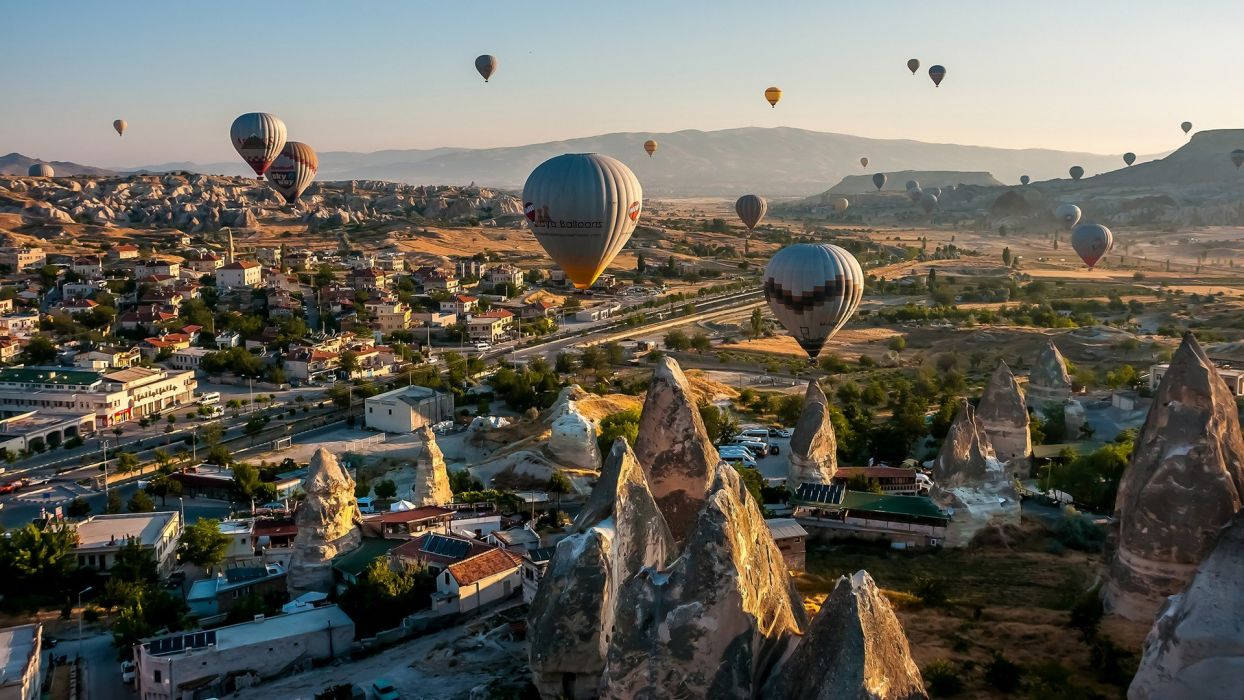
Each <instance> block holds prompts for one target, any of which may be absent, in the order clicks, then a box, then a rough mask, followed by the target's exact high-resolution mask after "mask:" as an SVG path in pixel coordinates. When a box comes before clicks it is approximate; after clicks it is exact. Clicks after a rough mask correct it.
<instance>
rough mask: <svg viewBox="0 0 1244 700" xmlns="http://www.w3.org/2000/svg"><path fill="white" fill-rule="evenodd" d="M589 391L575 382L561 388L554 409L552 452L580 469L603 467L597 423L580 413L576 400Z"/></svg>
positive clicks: (567, 463)
mask: <svg viewBox="0 0 1244 700" xmlns="http://www.w3.org/2000/svg"><path fill="white" fill-rule="evenodd" d="M585 395H586V392H585V391H583V389H580V388H579V386H578V385H577V384H576V385H574V386H569V387H566V388H565V389H562V392H561V394H560V395H559V396H558V397H557V403H555V404H553V408H552V411H551V418H552V426H551V432H550V435H549V452H551V453H552V454H553V458H554V459H555V460H557V461H558V462H560V463H562V464H565V465H568V466H573V467H579V468H581V469H600V450H599V448H597V446H596V424H595V423H594V422H592V419H590V418H588V417H587V416H585V415H583V414H582V413H580V412H579V408H578V406H577V405H576V403H575V402H576V400H577V399H579V398H581V397H583V396H585Z"/></svg>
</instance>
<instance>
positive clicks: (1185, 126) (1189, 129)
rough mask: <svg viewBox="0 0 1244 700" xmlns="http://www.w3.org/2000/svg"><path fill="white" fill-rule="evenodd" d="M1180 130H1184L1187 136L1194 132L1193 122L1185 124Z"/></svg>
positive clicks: (1181, 125)
mask: <svg viewBox="0 0 1244 700" xmlns="http://www.w3.org/2000/svg"><path fill="white" fill-rule="evenodd" d="M1179 128H1180V129H1183V130H1184V133H1185V134H1186V133H1188V132H1189V131H1192V122H1184V123H1183V124H1180V125H1179Z"/></svg>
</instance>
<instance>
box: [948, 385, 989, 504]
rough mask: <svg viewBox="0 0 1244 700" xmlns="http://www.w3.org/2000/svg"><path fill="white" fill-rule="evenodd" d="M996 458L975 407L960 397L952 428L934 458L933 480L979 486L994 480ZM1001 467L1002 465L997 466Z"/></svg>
mask: <svg viewBox="0 0 1244 700" xmlns="http://www.w3.org/2000/svg"><path fill="white" fill-rule="evenodd" d="M997 461H998V460H997V456H996V455H995V454H994V451H993V445H992V444H991V443H990V442H989V434H988V433H986V432H985V427H984V426H983V425H981V422H980V420H978V419H977V417H976V409H974V408H972V404H970V403H968V402H967V400H966V399H960V400H959V410H958V411H957V412H956V413H955V419H954V421H953V422H952V423H951V424H950V431H949V432H948V433H946V439H945V440H944V441H942V449H941V450H940V451H939V452H938V453H937V459H935V460H933V480H934V481H935V482H937V484H938V485H939V486H941V487H943V488H950V487H953V486H963V485H976V484H979V483H982V482H984V481H989V480H991V477H990V470H991V467H992V464H991V462H992V463H996V462H997ZM1000 468H1001V467H1000V465H999V466H998V467H996V468H995V469H1000Z"/></svg>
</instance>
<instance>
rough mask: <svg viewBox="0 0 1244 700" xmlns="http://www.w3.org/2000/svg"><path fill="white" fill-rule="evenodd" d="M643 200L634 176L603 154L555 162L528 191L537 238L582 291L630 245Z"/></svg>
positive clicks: (534, 175)
mask: <svg viewBox="0 0 1244 700" xmlns="http://www.w3.org/2000/svg"><path fill="white" fill-rule="evenodd" d="M643 199H644V193H643V188H641V187H640V185H639V180H637V179H636V178H635V173H633V172H631V169H630V168H628V167H626V166H625V165H623V164H622V163H621V162H620V161H618V160H616V159H614V158H610V157H609V156H603V155H600V154H598V153H567V154H564V155H560V156H556V157H554V158H550V159H548V160H546V161H544V162H543V163H541V164H540V165H538V166H536V169H535V170H533V171H531V175H529V176H527V183H526V184H525V185H523V202H524V205H523V206H524V213H525V214H526V215H527V222H528V224H529V225H530V226H531V230H532V233H534V234H535V236H536V240H537V241H539V242H540V245H541V246H543V247H544V250H545V252H547V253H548V254H549V257H550V258H552V259H553V261H554V262H556V263H557V264H558V265H560V266H561V268H562V269H563V270H565V271H566V277H567V278H569V279H570V281H571V282H573V283H574V285H575V287H577V288H579V289H587V288H588V287H590V286H592V283H593V282H595V281H596V278H597V277H599V276H600V273H601V272H603V271H604V270H605V268H606V267H608V266H609V263H610V262H612V261H613V258H614V257H615V256H616V255H617V254H618V251H620V250H622V246H624V245H626V242H627V241H628V240H629V239H630V237H631V234H632V233H634V231H635V222H637V221H638V220H639V213H640V211H641V210H642V208H643Z"/></svg>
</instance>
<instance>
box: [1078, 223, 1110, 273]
mask: <svg viewBox="0 0 1244 700" xmlns="http://www.w3.org/2000/svg"><path fill="white" fill-rule="evenodd" d="M1113 245H1114V235H1113V234H1112V233H1110V229H1108V228H1106V227H1105V226H1102V225H1101V224H1080V225H1079V226H1077V227H1076V228H1075V230H1074V231H1072V232H1071V247H1072V248H1074V249H1075V251H1076V254H1077V255H1079V256H1080V259H1081V260H1083V261H1084V264H1085V265H1088V266H1089V267H1090V268H1092V267H1093V266H1094V265H1096V264H1097V261H1098V260H1101V258H1102V256H1103V255H1105V254H1106V253H1108V252H1110V248H1111V246H1113Z"/></svg>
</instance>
